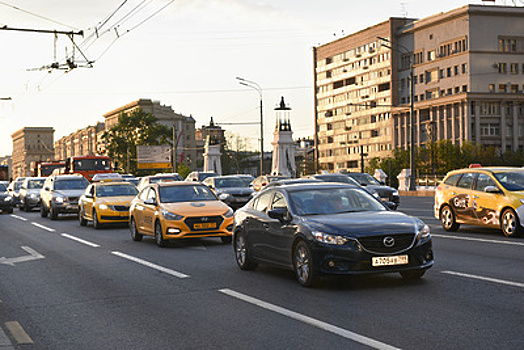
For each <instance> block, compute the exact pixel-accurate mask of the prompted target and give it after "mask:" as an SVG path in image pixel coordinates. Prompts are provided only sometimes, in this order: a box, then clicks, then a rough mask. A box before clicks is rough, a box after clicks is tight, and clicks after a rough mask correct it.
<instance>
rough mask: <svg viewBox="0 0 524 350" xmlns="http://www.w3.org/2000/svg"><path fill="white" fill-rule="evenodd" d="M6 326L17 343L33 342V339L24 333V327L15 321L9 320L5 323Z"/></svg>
mask: <svg viewBox="0 0 524 350" xmlns="http://www.w3.org/2000/svg"><path fill="white" fill-rule="evenodd" d="M5 326H6V328H7V329H8V330H9V332H10V333H11V335H12V336H13V338H15V341H16V342H17V344H33V340H32V339H31V337H30V336H29V335H28V334H27V333H26V331H25V330H24V328H22V326H21V325H20V323H18V322H17V321H9V322H6V323H5Z"/></svg>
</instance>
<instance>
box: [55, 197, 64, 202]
mask: <svg viewBox="0 0 524 350" xmlns="http://www.w3.org/2000/svg"><path fill="white" fill-rule="evenodd" d="M55 202H57V203H64V202H65V197H55Z"/></svg>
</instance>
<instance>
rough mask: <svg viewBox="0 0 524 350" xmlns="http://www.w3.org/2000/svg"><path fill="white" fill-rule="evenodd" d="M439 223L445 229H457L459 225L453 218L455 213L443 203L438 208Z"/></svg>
mask: <svg viewBox="0 0 524 350" xmlns="http://www.w3.org/2000/svg"><path fill="white" fill-rule="evenodd" d="M440 223H441V224H442V227H443V228H444V230H446V231H452V232H454V231H457V230H458V229H459V227H460V224H458V223H457V221H456V219H455V213H454V212H453V209H451V207H450V206H449V205H445V206H444V207H443V208H442V209H441V210H440Z"/></svg>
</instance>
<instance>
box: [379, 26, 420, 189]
mask: <svg viewBox="0 0 524 350" xmlns="http://www.w3.org/2000/svg"><path fill="white" fill-rule="evenodd" d="M377 38H378V39H379V40H382V41H385V42H387V43H390V44H393V43H392V42H391V41H389V40H388V39H386V38H382V37H379V36H377ZM395 45H396V46H398V47H399V48H401V49H403V50H405V53H407V54H408V57H409V168H410V169H409V190H410V191H416V189H417V187H416V186H415V124H414V123H415V105H414V96H415V85H414V80H413V78H414V69H413V55H412V54H411V52H410V51H409V49H408V48H406V47H405V46H402V45H399V44H397V43H395ZM382 46H385V47H387V48H389V49H391V50H394V51H397V52H399V50H397V49H394V48H393V47H391V46H389V45H385V44H382Z"/></svg>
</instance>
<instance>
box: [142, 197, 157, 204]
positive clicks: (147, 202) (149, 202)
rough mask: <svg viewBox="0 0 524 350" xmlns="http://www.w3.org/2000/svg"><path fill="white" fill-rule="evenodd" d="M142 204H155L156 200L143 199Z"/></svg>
mask: <svg viewBox="0 0 524 350" xmlns="http://www.w3.org/2000/svg"><path fill="white" fill-rule="evenodd" d="M144 204H149V205H156V200H154V199H153V198H148V199H146V200H145V201H144Z"/></svg>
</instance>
